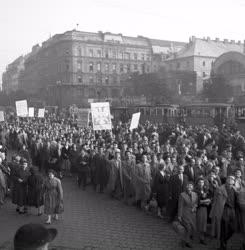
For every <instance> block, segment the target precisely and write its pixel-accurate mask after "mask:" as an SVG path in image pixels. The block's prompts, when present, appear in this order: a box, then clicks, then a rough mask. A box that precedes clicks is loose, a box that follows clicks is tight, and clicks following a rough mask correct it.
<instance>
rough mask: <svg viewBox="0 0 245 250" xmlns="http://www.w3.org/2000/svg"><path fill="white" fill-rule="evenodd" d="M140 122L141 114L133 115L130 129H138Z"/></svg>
mask: <svg viewBox="0 0 245 250" xmlns="http://www.w3.org/2000/svg"><path fill="white" fill-rule="evenodd" d="M139 121H140V112H139V113H134V114H133V115H132V119H131V124H130V128H129V129H130V130H133V129H135V128H138V126H139Z"/></svg>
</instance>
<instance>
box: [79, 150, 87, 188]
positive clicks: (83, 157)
mask: <svg viewBox="0 0 245 250" xmlns="http://www.w3.org/2000/svg"><path fill="white" fill-rule="evenodd" d="M88 174H89V158H88V156H87V154H86V152H85V150H84V149H81V153H80V155H79V156H78V159H77V175H78V186H79V187H81V184H82V185H83V190H85V188H86V185H87V178H88Z"/></svg>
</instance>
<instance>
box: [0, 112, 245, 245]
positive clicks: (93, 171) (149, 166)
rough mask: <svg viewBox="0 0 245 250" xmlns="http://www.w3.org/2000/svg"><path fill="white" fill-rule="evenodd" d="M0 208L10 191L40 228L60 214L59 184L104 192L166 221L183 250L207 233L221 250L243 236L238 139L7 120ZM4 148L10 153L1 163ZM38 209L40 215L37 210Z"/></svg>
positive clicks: (244, 149)
mask: <svg viewBox="0 0 245 250" xmlns="http://www.w3.org/2000/svg"><path fill="white" fill-rule="evenodd" d="M0 142H1V143H0V204H1V205H3V204H4V198H5V196H6V194H7V193H8V190H10V191H11V197H12V202H13V203H14V204H16V212H18V213H20V214H23V213H27V212H28V207H36V208H37V210H38V211H37V214H38V215H41V214H42V212H43V211H44V213H45V214H46V215H47V221H46V223H47V224H50V223H51V221H52V219H58V214H60V213H62V212H63V210H64V205H63V190H62V178H64V177H69V176H76V178H75V179H76V181H77V185H78V187H80V188H82V189H83V190H85V189H86V187H87V185H88V184H91V185H92V187H93V189H94V191H95V192H100V193H108V194H109V195H110V196H111V197H112V198H114V199H119V200H122V201H123V202H125V203H126V204H128V205H134V206H136V207H137V208H138V209H144V210H145V211H146V212H147V213H149V212H152V211H154V210H156V214H157V215H158V216H159V218H161V219H166V220H168V221H169V222H172V223H173V226H174V228H175V229H176V231H177V232H178V233H179V234H180V236H181V244H182V246H183V247H190V248H191V247H192V238H193V235H194V234H197V235H198V237H199V241H200V243H201V244H204V245H205V244H207V241H206V237H207V233H208V230H207V226H208V225H209V224H210V225H211V230H210V231H209V234H210V235H211V236H212V237H214V238H217V239H218V240H219V242H220V249H226V247H227V242H228V240H229V239H230V238H231V236H232V235H233V233H234V232H236V231H239V232H242V233H243V234H244V230H245V161H244V157H245V155H244V153H245V140H244V137H243V136H242V135H241V134H240V132H239V131H235V130H232V129H230V128H229V127H226V126H225V125H223V126H221V127H220V128H218V127H215V126H214V127H206V126H184V125H179V124H176V125H171V126H170V125H167V124H152V123H151V122H146V123H145V124H141V125H139V127H138V129H135V130H133V131H130V130H129V124H122V123H121V122H120V121H117V122H115V124H114V127H113V129H112V130H111V131H93V130H92V127H90V126H88V127H86V128H79V127H77V125H76V124H75V123H74V122H72V120H71V119H69V118H66V117H64V116H62V117H59V116H56V115H50V116H48V117H46V119H27V118H22V119H18V120H16V119H12V120H10V121H8V123H7V122H6V123H3V124H2V126H1V131H0ZM8 150H11V151H14V152H16V154H14V155H13V157H12V160H11V161H9V160H7V157H6V155H7V154H8ZM43 205H44V210H42V206H43Z"/></svg>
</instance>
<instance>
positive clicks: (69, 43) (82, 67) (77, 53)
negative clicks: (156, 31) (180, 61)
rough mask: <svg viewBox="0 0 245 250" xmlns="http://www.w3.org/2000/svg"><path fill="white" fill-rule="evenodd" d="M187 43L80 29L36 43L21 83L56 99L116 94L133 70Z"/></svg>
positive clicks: (147, 67)
mask: <svg viewBox="0 0 245 250" xmlns="http://www.w3.org/2000/svg"><path fill="white" fill-rule="evenodd" d="M184 45H185V43H181V42H172V41H162V40H154V39H149V38H146V37H142V36H138V37H128V36H123V35H122V34H112V33H103V32H98V33H92V32H82V31H77V30H72V31H67V32H65V33H63V34H57V35H54V36H53V37H51V38H50V39H49V40H47V41H45V42H43V43H42V45H41V46H39V45H36V46H34V47H33V48H32V52H31V53H30V54H29V55H28V57H27V59H26V60H25V62H24V69H23V70H22V72H21V73H20V76H19V82H20V83H19V89H23V90H24V91H25V92H27V93H29V94H36V93H38V94H41V93H42V94H43V95H45V96H46V97H47V98H48V102H49V103H50V104H53V105H56V104H58V105H62V106H64V105H67V104H70V103H81V101H82V100H86V99H89V98H94V99H102V98H112V97H113V98H118V97H120V96H122V95H123V88H124V84H125V83H126V82H127V80H128V79H129V78H130V76H131V74H133V73H136V72H138V73H139V74H142V73H150V72H153V71H157V70H158V69H159V67H160V66H161V63H162V61H163V60H165V59H166V57H167V55H169V54H171V53H172V51H173V49H174V50H175V51H179V50H180V49H182V48H183V47H184Z"/></svg>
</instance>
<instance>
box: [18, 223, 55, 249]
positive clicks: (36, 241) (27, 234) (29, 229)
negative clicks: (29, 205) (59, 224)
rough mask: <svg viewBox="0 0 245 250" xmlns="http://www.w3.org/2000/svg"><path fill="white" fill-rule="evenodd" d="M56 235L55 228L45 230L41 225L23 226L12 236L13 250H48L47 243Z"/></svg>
mask: <svg viewBox="0 0 245 250" xmlns="http://www.w3.org/2000/svg"><path fill="white" fill-rule="evenodd" d="M56 235H57V230H56V229H55V228H49V229H47V228H45V227H44V226H42V225H41V224H32V223H30V224H25V225H23V226H21V227H20V228H19V229H18V230H17V232H16V233H15V236H14V250H48V246H49V243H50V242H52V241H53V240H54V238H55V237H56Z"/></svg>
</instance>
